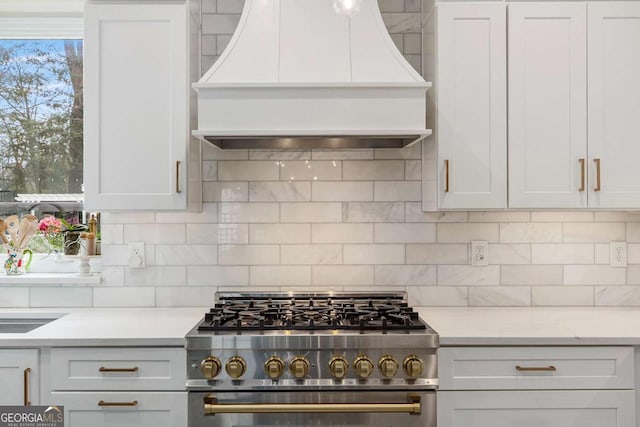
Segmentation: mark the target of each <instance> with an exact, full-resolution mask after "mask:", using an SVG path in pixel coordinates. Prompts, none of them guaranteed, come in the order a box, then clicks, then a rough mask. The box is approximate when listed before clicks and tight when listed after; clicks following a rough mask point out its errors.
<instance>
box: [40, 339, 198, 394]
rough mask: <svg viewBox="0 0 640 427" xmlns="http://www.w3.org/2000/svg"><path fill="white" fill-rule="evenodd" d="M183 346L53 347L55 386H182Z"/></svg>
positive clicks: (168, 387) (155, 387) (164, 387)
mask: <svg viewBox="0 0 640 427" xmlns="http://www.w3.org/2000/svg"><path fill="white" fill-rule="evenodd" d="M186 357H187V355H186V352H185V350H184V349H183V348H130V349H126V350H124V351H123V349H120V348H54V349H52V350H51V388H52V389H53V390H76V391H77V390H103V391H104V390H180V389H182V388H183V387H184V383H185V381H186V377H185V366H187V360H186Z"/></svg>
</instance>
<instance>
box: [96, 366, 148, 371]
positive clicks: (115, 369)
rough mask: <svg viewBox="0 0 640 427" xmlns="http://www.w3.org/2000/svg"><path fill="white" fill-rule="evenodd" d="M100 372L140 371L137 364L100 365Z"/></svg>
mask: <svg viewBox="0 0 640 427" xmlns="http://www.w3.org/2000/svg"><path fill="white" fill-rule="evenodd" d="M98 371H100V372H138V367H137V366H135V367H133V368H105V367H104V366H100V369H98Z"/></svg>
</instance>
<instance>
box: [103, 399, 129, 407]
mask: <svg viewBox="0 0 640 427" xmlns="http://www.w3.org/2000/svg"><path fill="white" fill-rule="evenodd" d="M98 406H138V401H137V400H134V401H132V402H105V401H104V400H101V401H100V402H98Z"/></svg>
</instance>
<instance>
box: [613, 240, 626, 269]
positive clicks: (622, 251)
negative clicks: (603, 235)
mask: <svg viewBox="0 0 640 427" xmlns="http://www.w3.org/2000/svg"><path fill="white" fill-rule="evenodd" d="M609 256H610V258H611V267H626V266H627V242H610V243H609Z"/></svg>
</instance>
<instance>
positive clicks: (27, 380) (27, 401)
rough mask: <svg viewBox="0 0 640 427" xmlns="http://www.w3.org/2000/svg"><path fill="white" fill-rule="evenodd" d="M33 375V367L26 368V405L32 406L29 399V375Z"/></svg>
mask: <svg viewBox="0 0 640 427" xmlns="http://www.w3.org/2000/svg"><path fill="white" fill-rule="evenodd" d="M30 376H31V368H27V369H25V370H24V406H31V399H29V394H30V393H29V379H30V378H29V377H30Z"/></svg>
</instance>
